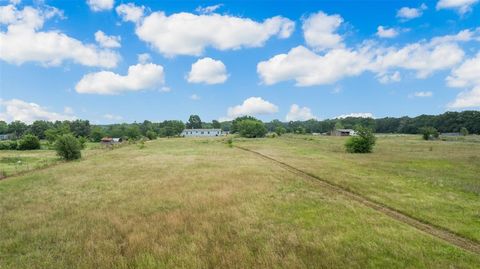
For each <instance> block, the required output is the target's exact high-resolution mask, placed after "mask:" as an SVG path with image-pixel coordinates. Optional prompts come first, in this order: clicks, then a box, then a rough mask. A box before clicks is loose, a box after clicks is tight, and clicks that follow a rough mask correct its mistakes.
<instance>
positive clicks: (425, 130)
mask: <svg viewBox="0 0 480 269" xmlns="http://www.w3.org/2000/svg"><path fill="white" fill-rule="evenodd" d="M420 132H421V133H422V138H423V139H424V140H431V139H433V138H438V136H439V135H440V134H439V133H438V131H437V129H435V128H434V127H431V126H428V127H422V128H420Z"/></svg>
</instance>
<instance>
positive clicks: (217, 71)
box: [187, 57, 228, 84]
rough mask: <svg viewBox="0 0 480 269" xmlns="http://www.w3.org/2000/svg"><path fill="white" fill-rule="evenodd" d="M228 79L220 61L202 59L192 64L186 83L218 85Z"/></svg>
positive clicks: (225, 69)
mask: <svg viewBox="0 0 480 269" xmlns="http://www.w3.org/2000/svg"><path fill="white" fill-rule="evenodd" d="M227 78H228V75H227V68H226V67H225V65H224V64H223V63H222V61H218V60H214V59H212V58H208V57H207V58H203V59H200V60H198V61H196V62H195V63H193V64H192V69H191V70H190V73H188V76H187V81H188V82H190V83H205V84H220V83H224V82H225V81H226V80H227Z"/></svg>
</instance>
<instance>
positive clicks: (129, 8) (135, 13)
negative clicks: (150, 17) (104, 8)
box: [115, 3, 145, 23]
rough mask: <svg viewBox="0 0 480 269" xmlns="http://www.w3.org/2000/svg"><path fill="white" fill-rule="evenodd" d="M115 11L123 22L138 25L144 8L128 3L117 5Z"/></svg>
mask: <svg viewBox="0 0 480 269" xmlns="http://www.w3.org/2000/svg"><path fill="white" fill-rule="evenodd" d="M115 11H116V12H117V14H118V15H119V16H120V17H121V18H122V20H123V21H130V22H134V23H138V22H139V21H140V20H141V19H142V17H143V14H144V13H145V7H144V6H136V5H135V4H132V3H128V4H121V5H119V6H118V7H117V8H115Z"/></svg>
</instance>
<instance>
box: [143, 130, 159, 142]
mask: <svg viewBox="0 0 480 269" xmlns="http://www.w3.org/2000/svg"><path fill="white" fill-rule="evenodd" d="M145 136H146V137H147V138H148V139H150V140H154V139H157V133H156V132H155V131H152V130H149V131H147V133H146V134H145Z"/></svg>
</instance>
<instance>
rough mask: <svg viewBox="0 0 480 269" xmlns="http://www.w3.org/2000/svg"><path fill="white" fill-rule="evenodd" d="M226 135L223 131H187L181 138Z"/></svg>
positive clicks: (183, 132)
mask: <svg viewBox="0 0 480 269" xmlns="http://www.w3.org/2000/svg"><path fill="white" fill-rule="evenodd" d="M222 135H226V133H225V132H222V129H185V130H183V131H182V133H181V134H180V136H185V137H204V136H222Z"/></svg>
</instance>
